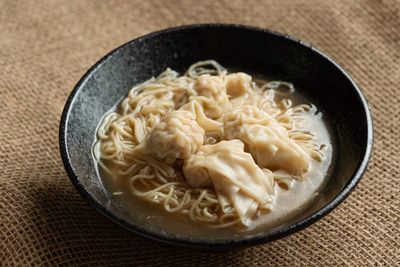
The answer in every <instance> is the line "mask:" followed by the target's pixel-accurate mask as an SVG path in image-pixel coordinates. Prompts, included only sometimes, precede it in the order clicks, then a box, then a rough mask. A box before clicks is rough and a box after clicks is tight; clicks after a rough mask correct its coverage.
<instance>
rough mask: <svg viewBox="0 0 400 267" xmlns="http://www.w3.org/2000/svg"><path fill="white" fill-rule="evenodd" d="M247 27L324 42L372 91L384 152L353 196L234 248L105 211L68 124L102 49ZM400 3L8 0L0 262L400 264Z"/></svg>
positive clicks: (2, 66) (0, 64) (1, 41)
mask: <svg viewBox="0 0 400 267" xmlns="http://www.w3.org/2000/svg"><path fill="white" fill-rule="evenodd" d="M200 22H201V23H205V22H224V23H240V24H246V25H253V26H259V27H263V28H269V29H272V30H274V31H279V32H283V33H287V34H290V35H293V36H295V37H297V38H299V39H302V40H304V41H306V42H309V43H311V44H312V45H314V46H316V47H318V48H319V49H321V50H322V51H324V52H326V53H327V54H328V55H330V56H331V57H332V58H334V59H335V60H336V61H337V62H339V63H340V64H341V65H342V66H344V67H345V68H346V69H347V70H348V71H349V73H351V75H352V77H354V79H355V80H356V81H357V82H358V84H359V85H360V87H361V88H362V89H363V91H364V93H365V95H366V97H367V100H368V101H369V104H370V107H371V110H372V114H373V118H374V130H375V140H374V152H373V155H372V159H371V161H370V164H369V167H368V170H367V172H366V174H365V176H364V178H363V179H362V180H361V182H360V184H359V185H358V187H357V188H356V190H355V191H354V192H353V193H352V194H351V195H350V197H349V198H348V199H347V200H346V201H345V202H344V203H343V204H341V205H340V206H339V207H338V208H337V209H335V210H334V211H333V212H332V213H330V214H329V215H328V216H326V217H325V218H323V219H322V220H320V221H318V222H317V223H315V224H313V225H312V226H310V227H308V228H307V229H305V230H303V231H301V232H299V233H296V234H294V235H291V236H289V237H287V238H284V239H282V240H278V241H275V242H272V243H270V244H265V245H260V246H256V247H252V248H247V249H242V250H238V251H232V252H227V253H207V252H199V251H194V250H191V249H184V248H177V247H173V246H169V245H164V244H161V243H158V242H155V241H152V240H148V239H146V238H143V237H140V236H137V235H135V234H132V233H130V232H128V231H127V230H124V229H122V228H120V227H119V226H117V225H115V224H114V223H112V222H111V221H109V220H108V219H106V218H105V217H103V216H102V215H100V214H99V213H98V212H96V211H95V210H94V209H93V208H92V207H91V206H90V205H89V204H87V203H86V202H85V201H84V200H83V198H82V197H81V196H80V195H79V194H78V193H77V191H76V190H75V189H74V188H73V186H72V184H71V183H70V181H69V179H68V177H67V175H66V173H65V171H64V168H63V164H62V162H61V159H60V156H59V148H58V125H59V120H60V115H61V112H62V109H63V106H64V103H65V101H66V99H67V97H68V95H69V93H70V92H71V90H72V88H73V86H74V85H75V83H76V82H77V81H78V80H79V78H80V77H81V76H82V75H83V74H84V72H85V71H86V70H87V69H88V68H89V67H90V66H91V65H92V64H94V63H95V62H96V61H97V60H98V59H99V58H100V57H101V56H103V55H104V54H106V53H107V52H109V51H110V50H111V49H113V48H115V47H117V46H119V45H120V44H122V43H124V42H126V41H129V40H131V39H133V38H135V37H138V36H140V35H143V34H146V33H149V32H152V31H155V30H160V29H163V28H167V27H170V26H177V25H182V24H192V23H200ZM399 85H400V2H399V1H391V0H387V1H386V0H380V1H379V0H369V1H368V0H365V1H362V0H359V1H319V0H302V1H285V0H276V1H249V0H247V1H239V0H238V1H236V0H223V1H213V0H210V1H208V0H207V1H205V0H201V1H199V0H196V1H183V0H182V1H177V0H174V1H144V0H139V1H81V0H79V1H53V0H48V1H25V2H24V1H13V0H9V1H8V0H1V1H0V265H2V266H37V265H51V266H53V265H99V266H105V265H107V266H108V265H134V266H143V265H165V266H169V265H172V266H233V265H240V266H241V265H243V266H367V265H373V266H400V212H399V209H400V200H399V199H400V163H399V162H400V145H399V142H400V134H399V133H400V124H399V120H400V103H399V102H400V89H399Z"/></svg>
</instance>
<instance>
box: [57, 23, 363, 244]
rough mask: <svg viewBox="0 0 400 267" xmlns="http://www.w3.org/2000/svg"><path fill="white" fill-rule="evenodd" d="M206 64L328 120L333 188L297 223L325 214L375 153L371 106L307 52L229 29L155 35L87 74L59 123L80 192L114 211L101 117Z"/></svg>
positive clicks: (332, 66) (343, 78) (296, 44)
mask: <svg viewBox="0 0 400 267" xmlns="http://www.w3.org/2000/svg"><path fill="white" fill-rule="evenodd" d="M205 59H215V60H217V61H218V62H220V63H221V64H222V65H223V66H227V67H228V68H229V67H232V68H234V69H236V70H242V71H246V72H249V73H256V74H261V75H266V76H268V77H272V78H274V79H280V80H284V81H290V82H292V83H294V84H295V86H296V87H298V88H300V90H301V93H303V94H304V95H306V96H308V97H309V99H310V100H311V101H314V102H316V103H317V105H318V106H319V107H322V108H323V110H324V111H325V114H328V115H327V118H328V119H329V121H330V123H331V125H334V131H333V133H332V134H333V135H334V138H336V139H337V140H338V142H337V146H336V150H337V162H336V168H335V171H334V175H333V176H332V183H330V185H329V186H328V188H327V189H326V192H325V194H324V196H323V198H321V199H320V200H319V201H318V202H317V203H316V204H315V205H314V206H313V207H312V208H311V209H309V210H308V211H307V212H306V213H304V214H303V215H302V218H299V219H305V218H306V217H307V216H309V215H311V214H312V213H314V212H316V211H318V210H320V209H321V208H323V207H324V206H325V205H326V204H327V203H329V202H331V201H332V200H333V199H334V198H335V197H336V196H337V195H338V194H339V193H340V191H341V190H342V189H343V188H344V187H345V186H346V185H347V184H349V182H350V181H351V179H352V177H353V175H354V174H355V173H356V171H357V169H358V168H359V166H360V165H361V162H362V160H364V157H365V155H366V153H367V154H368V153H369V149H370V148H367V146H368V142H370V140H369V139H370V138H371V136H370V134H371V133H370V132H369V130H370V126H368V122H370V118H369V113H368V112H367V113H366V107H365V103H363V99H362V96H360V94H359V93H358V92H357V90H355V89H354V84H353V82H352V81H351V80H349V78H348V77H347V76H346V74H344V73H343V72H342V71H341V70H340V69H339V68H338V67H337V66H336V65H335V64H333V63H332V62H331V61H330V60H328V59H327V58H325V57H324V56H321V55H320V54H319V53H317V52H315V51H314V50H313V49H312V48H310V47H308V46H307V45H303V44H301V43H300V42H298V41H294V40H292V39H289V38H284V37H282V36H279V35H276V34H272V33H269V32H266V31H261V30H254V29H253V30H251V29H248V28H244V27H227V26H219V27H218V26H203V27H188V28H184V29H180V30H170V31H165V32H160V33H156V34H151V35H148V36H145V37H142V38H139V39H138V40H136V41H133V42H130V43H128V44H126V45H124V46H122V47H120V48H119V49H117V50H114V51H113V52H112V53H111V54H109V55H108V56H106V57H105V58H103V59H102V60H101V61H100V62H99V63H98V64H97V65H95V66H94V67H93V68H92V69H91V70H90V71H89V72H88V73H87V74H86V76H85V77H84V78H83V79H82V80H81V81H80V82H79V83H78V85H77V87H76V88H75V91H74V93H73V95H72V96H71V97H70V99H69V103H67V108H66V109H67V110H65V111H64V117H65V118H64V119H65V122H63V121H62V122H61V124H62V126H61V128H62V131H63V132H62V133H61V135H63V136H64V140H61V147H62V148H61V150H62V151H63V145H65V150H66V154H67V155H64V157H65V158H66V159H65V160H64V162H65V161H68V160H69V162H70V166H69V165H68V164H69V163H66V165H68V166H66V168H67V171H68V172H69V174H70V175H72V176H74V177H75V175H76V179H77V180H76V181H73V182H74V183H75V185H76V186H78V187H79V188H78V189H80V188H81V189H82V187H83V188H85V189H86V191H87V192H88V194H86V193H84V194H86V198H89V200H90V198H91V197H93V198H94V201H92V202H94V204H95V206H96V207H97V208H99V207H100V206H103V207H105V206H107V205H108V197H107V196H106V193H105V192H104V190H103V188H102V185H101V183H100V181H99V179H98V177H97V175H96V172H95V169H94V165H93V160H92V154H91V147H92V145H93V141H94V137H95V131H96V127H97V126H98V124H99V123H100V120H101V118H102V116H104V114H105V112H107V111H108V110H110V109H111V108H112V107H113V106H114V105H115V103H116V102H118V101H119V100H120V99H121V98H122V97H124V96H126V94H127V92H128V91H129V89H130V88H132V86H134V85H135V84H137V83H140V82H143V81H145V80H147V79H148V78H150V77H152V76H154V75H157V74H159V73H160V72H162V71H163V70H164V69H165V68H167V67H170V68H172V69H175V70H178V71H184V70H186V68H187V67H188V66H190V65H191V64H193V63H194V62H196V61H199V60H205ZM68 105H69V107H68ZM63 123H65V125H63ZM363 168H365V166H363ZM74 177H72V178H71V179H72V180H74V179H75V178H74ZM357 179H358V178H357ZM90 196H91V197H90ZM102 211H103V213H104V210H102ZM113 212H114V213H115V211H113ZM107 215H110V214H107ZM114 215H116V216H117V217H121V218H124V216H125V215H124V214H114ZM114 219H115V218H114ZM125 219H126V218H125ZM126 220H127V219H126ZM119 222H120V223H121V222H122V223H123V224H124V225H125V226H128V223H126V222H123V221H119ZM293 227H294V226H292V227H291V228H290V229H291V230H290V231H288V232H287V233H289V232H292V231H293V229H294V228H293ZM299 228H302V227H299ZM134 230H136V231H139V232H140V231H141V230H140V229H139V230H138V228H135V229H134ZM283 231H285V229H283ZM145 234H146V233H145ZM147 234H149V233H147ZM150 235H151V234H150ZM153 237H154V236H153ZM156 238H159V237H157V236H156ZM273 238H276V237H273ZM161 239H163V238H162V237H161ZM264 239H266V240H267V239H268V238H264ZM170 241H171V240H170ZM235 244H237V245H240V243H235Z"/></svg>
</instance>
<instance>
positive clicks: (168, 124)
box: [146, 110, 204, 163]
mask: <svg viewBox="0 0 400 267" xmlns="http://www.w3.org/2000/svg"><path fill="white" fill-rule="evenodd" d="M195 118H196V117H195V115H194V114H193V113H191V112H189V111H185V110H175V111H172V112H170V113H168V114H167V115H166V116H165V117H164V118H163V119H162V120H161V122H160V123H159V124H158V125H157V126H156V127H155V128H154V129H153V130H152V131H151V132H150V134H149V137H148V139H147V142H146V150H148V151H150V153H151V154H153V155H154V156H156V157H157V158H159V159H161V160H163V161H165V162H167V163H174V162H175V160H176V159H186V158H188V157H189V156H190V155H191V154H193V153H195V152H196V151H197V150H198V148H199V147H201V146H202V145H203V142H204V129H203V128H201V127H200V126H199V125H198V123H197V122H196V120H195Z"/></svg>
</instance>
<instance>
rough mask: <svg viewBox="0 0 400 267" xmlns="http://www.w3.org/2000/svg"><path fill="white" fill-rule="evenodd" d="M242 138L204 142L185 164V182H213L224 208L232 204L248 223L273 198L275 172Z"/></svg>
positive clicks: (228, 210) (196, 183)
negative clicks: (254, 155) (264, 165)
mask: <svg viewBox="0 0 400 267" xmlns="http://www.w3.org/2000/svg"><path fill="white" fill-rule="evenodd" d="M243 148H244V144H243V142H242V141H240V140H231V141H221V142H219V143H217V144H215V145H205V146H203V147H201V148H200V149H199V151H198V152H197V153H196V154H194V155H192V156H190V157H189V158H188V159H187V160H186V161H185V164H184V167H183V172H184V175H185V177H186V182H187V183H188V184H189V185H191V186H193V187H203V188H204V187H210V186H211V185H212V186H214V189H215V192H216V193H217V196H218V199H219V202H220V204H221V207H222V210H223V211H224V212H226V213H228V212H230V211H231V210H232V208H234V209H235V210H236V212H237V213H238V215H239V217H240V219H241V221H242V223H243V224H244V225H249V224H250V222H251V219H252V218H253V217H254V216H255V215H256V213H257V212H258V211H259V209H260V208H261V209H262V208H267V204H268V203H270V202H271V201H272V195H273V193H274V189H273V176H272V173H271V172H270V171H268V170H262V169H260V167H258V166H257V164H256V163H255V162H254V160H253V158H252V156H251V155H250V154H249V153H246V152H244V151H243Z"/></svg>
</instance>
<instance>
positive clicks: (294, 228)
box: [59, 23, 373, 250]
mask: <svg viewBox="0 0 400 267" xmlns="http://www.w3.org/2000/svg"><path fill="white" fill-rule="evenodd" d="M197 28H221V29H241V30H247V31H253V32H259V33H264V34H269V35H273V36H275V37H278V38H284V39H286V40H288V41H289V42H294V43H297V44H298V45H301V46H303V47H304V48H306V49H309V50H311V51H312V52H314V53H317V54H318V55H319V56H321V57H322V58H323V59H324V60H326V61H328V63H330V64H332V65H333V66H334V67H336V68H337V69H338V70H339V71H340V72H341V73H342V74H343V75H344V76H345V77H346V78H347V79H348V80H349V81H350V83H351V85H352V88H353V90H354V91H355V92H356V93H357V96H358V98H359V100H360V101H361V104H362V106H363V109H364V112H365V115H366V122H367V125H366V126H367V144H366V148H365V152H364V155H363V156H362V160H361V161H360V164H359V165H358V166H357V169H356V171H355V173H354V174H353V175H352V177H351V179H350V180H349V182H348V183H347V184H346V185H345V186H344V188H343V189H342V190H341V191H340V192H339V193H338V194H337V195H336V196H335V197H334V198H333V199H332V200H331V201H330V202H329V203H327V204H326V205H325V206H323V207H322V208H321V209H319V210H318V211H317V212H314V213H313V214H311V215H310V216H308V217H306V218H304V219H302V220H300V221H297V222H296V223H294V224H291V225H288V226H285V227H282V228H280V229H278V230H275V231H272V232H268V233H260V234H258V235H255V236H250V237H244V238H240V239H231V240H199V239H197V240H192V239H187V238H183V237H176V236H171V235H167V234H162V233H160V232H154V231H149V230H146V229H145V228H143V227H141V226H140V225H133V224H130V223H129V222H127V221H125V220H124V219H122V218H119V217H117V216H116V215H114V214H113V213H112V212H110V211H109V210H108V209H106V208H105V207H104V206H103V205H101V204H100V203H99V202H97V201H96V200H95V199H94V198H93V197H92V196H91V194H90V193H89V192H88V191H87V190H86V189H85V187H84V186H83V185H82V184H81V183H80V182H79V179H78V176H77V174H76V173H75V172H74V169H73V167H72V164H71V162H70V156H69V153H68V150H67V142H66V138H67V132H66V130H67V121H68V117H69V114H70V109H71V106H72V104H73V102H74V100H75V96H76V95H77V93H78V92H79V90H80V89H81V88H82V86H83V85H84V84H85V82H86V80H87V78H88V77H89V76H90V75H91V74H92V73H94V72H95V71H96V70H97V69H98V68H99V67H100V66H101V65H102V64H103V63H104V62H106V61H107V60H108V59H109V58H111V57H113V56H114V55H115V54H116V53H118V51H119V50H120V49H122V48H124V47H125V46H128V45H130V44H131V43H133V42H141V41H144V40H146V39H149V38H152V37H155V36H157V35H163V34H168V33H173V32H177V31H182V30H183V31H184V30H190V29H197ZM372 144H373V123H372V116H371V112H370V109H369V106H368V103H367V101H366V99H365V97H364V95H363V93H362V91H361V89H360V88H359V86H358V85H357V84H356V82H355V81H354V80H353V79H352V78H351V77H350V75H349V74H348V73H347V72H346V71H345V70H344V68H343V67H341V66H340V65H339V64H338V63H336V62H335V61H333V60H332V59H331V58H330V57H329V56H327V55H326V54H324V53H323V52H321V51H320V50H318V49H316V48H314V47H313V46H311V45H310V44H308V43H306V42H303V41H301V40H298V39H296V38H294V37H292V36H289V35H287V34H282V33H278V32H275V31H271V30H269V29H264V28H259V27H254V26H247V25H241V24H225V23H205V24H189V25H183V26H177V27H172V28H166V29H163V30H159V31H155V32H152V33H149V34H146V35H143V36H140V37H138V38H135V39H133V40H130V41H128V42H126V43H124V44H122V45H121V46H119V47H117V48H115V49H113V50H112V51H111V52H109V53H107V54H106V55H105V56H103V57H102V58H101V59H100V60H98V61H97V62H96V63H95V64H94V65H93V66H92V67H90V68H89V69H88V70H87V71H86V73H85V74H84V75H83V76H82V78H81V79H80V80H79V81H78V83H77V84H76V85H75V87H74V89H73V90H72V92H71V93H70V95H69V97H68V99H67V101H66V104H65V106H64V109H63V112H62V115H61V120H60V125H59V148H60V154H61V158H62V161H63V164H64V168H65V170H66V172H67V174H68V177H69V179H70V181H71V182H72V184H73V185H74V187H75V188H76V190H77V191H78V192H79V193H80V194H81V195H82V196H83V198H84V199H85V200H86V201H87V202H88V203H90V204H91V205H92V206H93V207H95V208H96V209H97V210H98V211H99V212H100V213H101V214H103V215H104V216H106V217H107V218H109V219H111V220H112V221H113V222H115V223H117V224H118V225H120V226H122V227H124V228H126V229H128V230H129V231H131V232H134V233H136V234H139V235H141V236H144V237H148V238H151V239H153V240H157V241H161V242H164V243H168V244H173V245H179V246H185V247H193V248H199V249H207V250H226V249H231V248H237V247H244V246H253V245H258V244H261V243H266V242H270V241H273V240H276V239H280V238H283V237H286V236H288V235H291V234H293V233H295V232H298V231H300V230H302V229H304V228H306V227H308V226H309V225H311V224H313V223H315V222H316V221H318V220H320V219H321V218H323V217H324V216H326V215H327V214H328V213H330V212H331V211H332V210H333V209H334V208H336V207H337V206H338V205H339V204H340V203H342V202H343V201H344V200H345V199H346V198H347V197H348V196H349V194H350V193H351V192H352V191H353V190H354V189H355V187H356V185H357V184H358V182H359V181H360V179H361V178H362V176H363V175H364V173H365V171H366V169H367V166H368V161H369V159H370V156H371V153H372Z"/></svg>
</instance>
